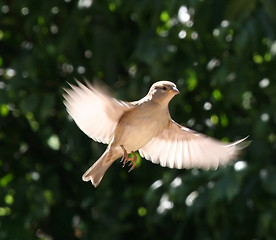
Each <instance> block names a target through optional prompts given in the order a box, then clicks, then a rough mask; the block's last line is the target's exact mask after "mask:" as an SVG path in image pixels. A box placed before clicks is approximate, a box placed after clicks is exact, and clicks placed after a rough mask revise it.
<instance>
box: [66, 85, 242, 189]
mask: <svg viewBox="0 0 276 240" xmlns="http://www.w3.org/2000/svg"><path fill="white" fill-rule="evenodd" d="M77 83H78V85H79V86H78V87H76V86H73V85H71V87H72V89H71V90H66V92H67V94H66V95H64V98H65V105H66V107H67V111H68V112H69V114H70V115H71V116H72V118H73V119H74V120H75V122H76V123H77V125H78V126H79V127H80V129H81V130H82V131H83V132H84V133H86V134H87V135H88V136H89V137H91V138H92V139H94V140H96V141H99V142H103V143H107V144H108V146H107V149H106V151H105V152H104V153H103V155H102V156H101V157H100V158H99V159H98V160H97V161H96V162H95V163H94V164H93V165H92V166H91V167H90V168H89V169H88V170H87V171H86V172H85V173H84V175H83V177H82V179H83V180H84V181H91V182H92V184H93V185H94V186H95V187H96V186H98V184H99V183H100V181H101V179H102V177H103V176H104V174H105V172H106V170H107V169H108V168H109V167H110V165H111V164H112V163H113V162H114V161H115V160H116V159H118V158H120V157H123V159H124V164H125V163H126V162H127V161H129V158H128V156H127V154H129V153H133V152H135V151H137V150H138V151H139V152H140V154H141V156H143V157H145V158H146V159H148V160H151V161H152V162H154V163H159V164H161V166H167V167H170V168H191V167H199V168H205V169H208V168H217V167H218V165H225V164H226V163H227V162H229V161H230V160H232V159H234V158H235V157H236V156H237V154H238V153H239V151H240V149H242V148H243V146H242V145H241V143H242V142H243V140H244V139H242V140H239V141H237V142H235V143H232V144H226V143H222V142H220V141H218V140H215V139H212V138H209V137H207V136H205V135H203V134H199V133H196V132H194V131H192V130H190V129H188V128H185V127H182V126H181V125H179V124H177V123H175V122H174V121H173V120H172V119H171V117H170V113H169V110H168V104H169V102H170V100H171V99H172V98H173V97H174V96H175V95H176V94H178V93H179V91H178V89H177V88H176V85H175V84H174V83H172V82H169V81H160V82H156V83H155V84H153V85H152V87H151V88H150V90H149V92H148V94H147V95H146V96H145V97H144V98H142V99H141V100H139V101H136V102H123V101H118V100H116V99H114V98H111V97H109V96H107V95H105V94H103V93H102V92H101V91H100V90H98V89H96V88H95V87H93V86H92V85H91V84H89V83H88V84H87V85H88V87H86V86H84V85H83V84H81V83H79V82H77ZM134 160H135V159H134ZM135 162H136V161H134V165H133V166H132V168H131V169H133V168H134V166H135Z"/></svg>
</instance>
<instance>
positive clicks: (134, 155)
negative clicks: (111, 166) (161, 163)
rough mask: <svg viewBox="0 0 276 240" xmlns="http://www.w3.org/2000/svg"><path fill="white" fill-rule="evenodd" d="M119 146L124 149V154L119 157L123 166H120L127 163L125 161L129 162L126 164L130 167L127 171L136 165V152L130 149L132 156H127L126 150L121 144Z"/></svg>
mask: <svg viewBox="0 0 276 240" xmlns="http://www.w3.org/2000/svg"><path fill="white" fill-rule="evenodd" d="M121 148H122V149H123V151H124V155H123V157H122V159H121V162H123V166H122V167H125V165H126V164H127V162H130V163H129V165H128V166H131V168H130V169H129V171H128V172H130V171H132V170H133V169H134V168H135V165H136V162H137V156H136V154H135V153H134V152H133V151H132V152H131V153H132V155H133V157H129V156H128V154H127V151H126V150H125V148H124V147H123V146H121Z"/></svg>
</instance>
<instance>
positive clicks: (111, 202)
mask: <svg viewBox="0 0 276 240" xmlns="http://www.w3.org/2000/svg"><path fill="white" fill-rule="evenodd" d="M275 12H276V2H275V1H274V0H232V1H221V0H186V1H176V0H172V1H147V0H136V1H127V0H116V1H111V0H103V1H96V0H94V1H92V0H78V1H77V0H60V1H36V0H2V1H1V2H0V169H1V172H0V239H9V240H15V239H18V240H20V239H44V240H50V239H103V240H104V239H113V240H116V239H204V240H207V239H212V240H213V239H226V240H227V239H229V240H230V239H231V240H232V239H275V236H276V199H275V197H276V162H275V153H276V151H275V149H276V144H275V141H276V132H275V123H276V121H275V119H276V111H275V106H276V84H275V81H276V72H275V66H276V61H275V55H276V39H275V37H276V36H275V34H276V15H275ZM74 77H76V78H78V79H82V78H84V77H85V78H87V79H89V80H92V79H96V78H97V79H101V80H102V81H104V82H106V83H107V84H108V85H109V86H111V88H112V89H114V92H115V94H116V97H118V98H120V99H125V100H129V101H130V100H136V99H139V98H141V97H142V96H144V95H145V94H146V92H147V90H148V89H149V87H150V85H151V84H152V83H153V82H154V81H157V80H161V79H169V80H171V81H174V82H175V83H176V84H177V85H178V87H179V89H180V90H181V94H180V95H178V96H177V97H175V99H174V100H173V101H172V103H171V105H170V108H171V114H172V116H173V118H174V119H175V120H176V121H178V122H180V123H182V124H184V125H186V126H188V127H191V128H193V129H195V130H198V131H201V132H204V133H206V134H209V135H211V136H214V137H216V138H219V139H224V140H230V141H233V140H235V139H237V138H239V137H245V136H247V135H250V139H251V140H253V142H252V144H251V145H250V147H248V148H247V149H246V151H245V152H244V155H243V156H241V158H240V159H238V160H237V162H236V163H233V164H230V166H228V167H227V168H220V169H218V170H217V171H207V172H204V171H200V170H197V169H193V170H171V169H168V168H162V167H160V166H157V165H154V164H152V163H151V162H148V161H146V160H144V159H142V160H141V163H140V165H139V166H138V167H137V168H136V169H135V171H132V172H131V173H128V172H127V169H122V168H121V164H120V163H119V161H118V162H116V163H114V164H113V166H112V167H111V168H110V169H109V171H108V172H107V174H106V176H105V177H104V179H103V181H102V183H101V184H100V186H99V187H98V188H97V189H94V188H93V187H92V186H91V185H90V184H87V183H84V182H82V181H81V175H82V173H83V172H84V171H85V170H86V169H87V168H88V166H89V164H91V163H93V162H94V161H95V160H96V159H97V158H98V157H99V156H100V155H101V153H102V152H103V151H104V148H105V146H103V145H102V144H98V143H94V142H92V141H91V140H90V139H88V138H87V137H86V136H85V135H84V134H83V133H82V132H81V131H80V130H79V129H78V127H77V126H76V124H74V122H72V121H71V119H70V118H69V117H68V114H67V113H66V111H65V107H64V106H63V99H62V92H63V87H65V86H66V85H67V84H66V81H68V82H73V81H74V80H73V78H74Z"/></svg>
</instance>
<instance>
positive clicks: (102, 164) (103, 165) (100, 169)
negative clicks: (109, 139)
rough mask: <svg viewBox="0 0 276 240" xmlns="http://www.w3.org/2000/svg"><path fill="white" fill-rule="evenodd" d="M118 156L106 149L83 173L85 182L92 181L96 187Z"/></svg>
mask: <svg viewBox="0 0 276 240" xmlns="http://www.w3.org/2000/svg"><path fill="white" fill-rule="evenodd" d="M117 158H118V157H117V156H115V155H114V154H113V153H112V152H110V151H108V150H106V151H105V152H104V153H103V155H102V156H101V157H100V158H99V159H98V160H97V161H96V162H95V163H94V164H93V165H92V166H91V167H90V168H89V169H88V170H87V171H86V172H85V173H84V174H83V175H82V180H83V181H85V182H88V181H91V182H92V184H93V185H94V187H97V186H98V185H99V183H100V182H101V180H102V178H103V176H104V174H105V172H106V171H107V169H108V168H109V167H110V166H111V164H112V163H113V162H114V161H115V160H116V159H117Z"/></svg>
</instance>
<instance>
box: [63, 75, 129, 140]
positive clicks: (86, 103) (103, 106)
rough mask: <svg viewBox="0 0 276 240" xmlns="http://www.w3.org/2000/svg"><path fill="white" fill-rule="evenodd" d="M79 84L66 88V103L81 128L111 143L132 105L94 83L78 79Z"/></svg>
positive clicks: (92, 136)
mask: <svg viewBox="0 0 276 240" xmlns="http://www.w3.org/2000/svg"><path fill="white" fill-rule="evenodd" d="M76 82H77V84H78V86H75V85H71V84H69V85H70V87H71V89H64V90H65V91H66V93H65V94H64V95H63V97H64V99H65V100H64V104H65V106H66V108H67V111H68V113H69V114H70V115H71V117H72V118H73V119H74V121H75V122H76V124H77V125H78V126H79V128H80V129H81V130H82V131H83V132H84V133H85V134H86V135H88V136H89V137H90V138H92V139H93V140H95V141H98V142H102V143H107V144H108V143H109V142H110V141H111V139H112V136H113V132H114V130H115V127H116V125H117V122H118V120H119V119H120V117H121V116H122V114H123V113H124V112H125V111H128V110H129V109H130V108H131V107H132V105H131V104H130V103H128V102H124V101H119V100H116V99H115V98H112V97H110V96H108V95H106V94H104V93H103V92H101V91H100V90H99V89H97V88H95V87H94V86H93V85H92V84H90V83H88V82H87V83H86V85H87V86H85V85H83V84H82V83H80V82H79V81H77V80H76Z"/></svg>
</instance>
